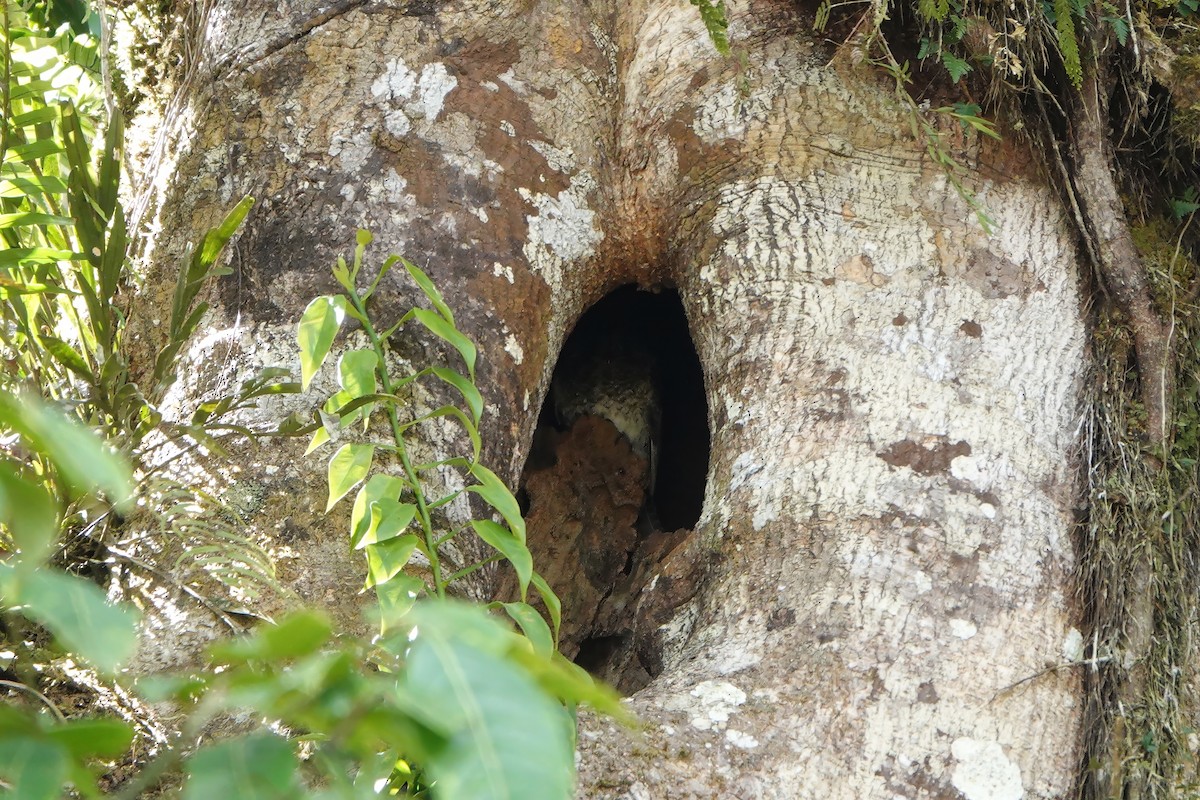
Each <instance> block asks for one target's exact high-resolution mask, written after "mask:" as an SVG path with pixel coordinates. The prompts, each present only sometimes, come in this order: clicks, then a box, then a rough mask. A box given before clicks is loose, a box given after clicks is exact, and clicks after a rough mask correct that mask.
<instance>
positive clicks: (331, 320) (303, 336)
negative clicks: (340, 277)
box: [296, 295, 346, 391]
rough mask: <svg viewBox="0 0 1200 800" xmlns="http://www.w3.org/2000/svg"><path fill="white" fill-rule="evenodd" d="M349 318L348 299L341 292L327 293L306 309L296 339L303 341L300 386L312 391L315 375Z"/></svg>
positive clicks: (301, 342) (300, 342)
mask: <svg viewBox="0 0 1200 800" xmlns="http://www.w3.org/2000/svg"><path fill="white" fill-rule="evenodd" d="M345 318H346V300H345V298H343V297H341V296H337V297H334V296H330V295H323V296H321V297H318V298H316V299H315V300H313V301H312V302H311V303H309V304H308V308H306V309H304V316H302V317H301V318H300V327H299V329H298V330H297V332H296V342H297V344H299V345H300V386H301V387H302V388H303V390H304V391H308V384H309V383H311V382H312V379H313V375H315V374H316V373H317V370H318V369H320V368H321V365H322V364H323V363H325V357H326V356H328V355H329V348H330V347H332V346H333V339H334V337H335V336H337V332H338V329H340V328H341V327H342V320H344V319H345Z"/></svg>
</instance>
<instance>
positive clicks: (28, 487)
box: [0, 463, 58, 567]
mask: <svg viewBox="0 0 1200 800" xmlns="http://www.w3.org/2000/svg"><path fill="white" fill-rule="evenodd" d="M0 522H3V523H4V525H6V526H7V527H8V530H9V532H10V533H11V534H12V539H13V544H14V545H16V547H17V551H18V552H19V554H20V556H19V557H20V563H21V565H22V566H24V567H36V566H39V565H41V564H42V563H43V562H44V561H45V560H46V559H47V558H48V557H49V556H50V553H51V551H52V550H53V549H54V537H55V535H56V534H57V532H58V514H57V511H56V509H55V505H54V499H53V498H52V497H51V496H50V495H49V493H48V492H46V490H45V489H43V488H42V487H41V486H39V485H37V484H36V483H34V482H33V481H31V480H29V479H27V478H22V477H21V476H19V475H17V474H16V472H14V471H13V469H12V466H11V465H10V464H7V463H0Z"/></svg>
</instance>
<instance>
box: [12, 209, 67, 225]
mask: <svg viewBox="0 0 1200 800" xmlns="http://www.w3.org/2000/svg"><path fill="white" fill-rule="evenodd" d="M73 224H75V220H73V219H71V218H70V217H57V216H55V215H54V214H43V213H40V212H37V211H19V212H17V213H15V214H0V228H18V227H21V226H27V225H73Z"/></svg>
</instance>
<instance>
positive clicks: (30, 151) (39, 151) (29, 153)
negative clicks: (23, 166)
mask: <svg viewBox="0 0 1200 800" xmlns="http://www.w3.org/2000/svg"><path fill="white" fill-rule="evenodd" d="M61 152H63V147H62V145H60V144H59V143H58V142H56V141H54V140H53V139H39V140H38V141H35V142H29V143H28V144H19V145H16V146H15V147H10V148H9V149H8V152H7V153H5V154H4V163H6V164H7V163H8V162H10V161H37V160H38V159H39V158H45V157H46V156H52V155H54V154H55V153H61Z"/></svg>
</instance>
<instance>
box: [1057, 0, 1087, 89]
mask: <svg viewBox="0 0 1200 800" xmlns="http://www.w3.org/2000/svg"><path fill="white" fill-rule="evenodd" d="M1071 14H1072V9H1071V0H1054V28H1055V33H1057V34H1058V52H1059V55H1061V56H1062V61H1063V69H1065V70H1066V72H1067V76H1068V77H1069V78H1070V79H1071V83H1072V84H1074V86H1075V88H1076V89H1078V88H1079V87H1080V86H1082V85H1083V66H1082V62H1081V61H1080V57H1079V41H1078V40H1077V39H1076V38H1075V20H1074V18H1073V17H1072V16H1071Z"/></svg>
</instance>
